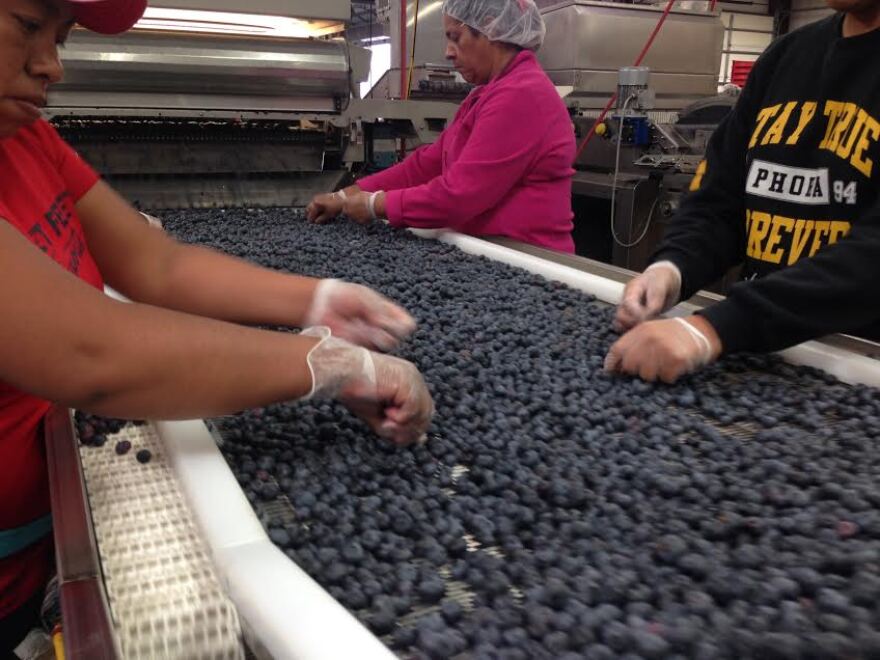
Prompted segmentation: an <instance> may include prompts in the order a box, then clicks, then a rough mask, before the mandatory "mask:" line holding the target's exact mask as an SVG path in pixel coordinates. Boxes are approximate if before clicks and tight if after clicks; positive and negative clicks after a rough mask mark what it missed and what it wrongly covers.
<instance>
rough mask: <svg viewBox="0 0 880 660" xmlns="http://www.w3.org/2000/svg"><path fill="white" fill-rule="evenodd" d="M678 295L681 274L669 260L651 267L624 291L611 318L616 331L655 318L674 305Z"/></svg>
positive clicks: (679, 292)
mask: <svg viewBox="0 0 880 660" xmlns="http://www.w3.org/2000/svg"><path fill="white" fill-rule="evenodd" d="M680 295H681V272H680V271H679V270H678V266H676V265H675V264H674V263H672V262H671V261H658V262H657V263H655V264H651V265H650V266H648V267H647V268H646V269H645V272H643V273H642V274H641V275H637V276H636V277H634V278H633V279H631V280H630V281H629V282H628V283H627V285H626V288H625V289H624V290H623V298H622V299H621V301H620V305H618V307H617V313H616V314H615V315H614V329H615V330H617V331H618V332H623V331H625V330H629V329H630V328H632V327H634V326H636V325H638V324H639V323H642V322H644V321H648V320H650V319H653V318H656V317H657V316H659V315H660V314H662V313H663V312H665V311H666V310H668V309H669V308H671V307H672V306H673V305H674V304H675V303H677V302H678V298H679V296H680Z"/></svg>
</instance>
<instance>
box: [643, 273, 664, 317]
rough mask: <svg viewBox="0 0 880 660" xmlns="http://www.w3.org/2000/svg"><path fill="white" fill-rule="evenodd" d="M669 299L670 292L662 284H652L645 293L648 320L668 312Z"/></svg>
mask: <svg viewBox="0 0 880 660" xmlns="http://www.w3.org/2000/svg"><path fill="white" fill-rule="evenodd" d="M668 298H669V291H667V289H666V287H665V286H664V285H663V283H662V282H656V281H655V282H651V283H650V284H649V285H648V288H647V290H646V291H645V302H646V304H645V315H646V317H647V318H653V317H655V316H657V315H659V314H661V313H663V312H664V311H666V300H667V299H668Z"/></svg>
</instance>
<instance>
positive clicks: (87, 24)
mask: <svg viewBox="0 0 880 660" xmlns="http://www.w3.org/2000/svg"><path fill="white" fill-rule="evenodd" d="M67 1H68V3H69V4H70V6H71V9H73V17H74V18H75V19H76V22H77V23H79V24H80V25H82V26H83V27H84V28H86V29H89V30H91V31H92V32H98V33H100V34H119V33H120V32H125V31H126V30H128V29H131V27H132V26H133V25H134V24H135V23H137V22H138V21H139V20H140V18H141V16H143V15H144V11H145V10H146V9H147V0H67Z"/></svg>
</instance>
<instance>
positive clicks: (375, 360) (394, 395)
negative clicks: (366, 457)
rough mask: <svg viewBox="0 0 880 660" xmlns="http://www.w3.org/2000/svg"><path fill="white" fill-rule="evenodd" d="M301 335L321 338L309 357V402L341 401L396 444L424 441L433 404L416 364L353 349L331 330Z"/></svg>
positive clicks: (310, 331)
mask: <svg viewBox="0 0 880 660" xmlns="http://www.w3.org/2000/svg"><path fill="white" fill-rule="evenodd" d="M302 334H303V335H305V336H308V337H320V338H321V341H320V342H319V343H318V344H317V345H316V346H315V347H314V348H313V349H312V350H311V351H309V355H308V358H307V361H308V364H309V369H311V372H312V391H311V392H310V393H309V395H308V397H306V398H308V399H311V398H317V399H335V400H337V401H339V402H341V403H342V404H343V405H344V406H346V407H347V408H348V409H349V410H351V411H352V412H353V413H354V414H355V415H357V416H358V417H360V418H361V419H362V420H364V421H365V422H366V423H367V424H368V425H369V426H370V428H371V429H373V431H374V432H375V433H376V435H378V436H380V437H382V438H386V439H388V440H391V441H392V442H394V443H395V444H398V445H406V444H410V443H412V442H424V441H425V432H426V431H427V430H428V425H429V424H430V423H431V418H432V417H433V416H434V401H433V399H432V398H431V394H430V393H429V392H428V388H427V387H426V385H425V381H424V380H423V379H422V376H421V374H420V373H419V370H418V369H416V367H415V366H414V365H413V364H412V363H411V362H407V361H406V360H401V359H400V358H396V357H393V356H390V355H382V354H380V353H372V352H370V351H368V350H367V349H365V348H361V347H359V346H354V345H352V344H349V343H348V342H346V341H343V340H342V339H337V338H336V337H332V336H331V334H330V329H329V328H326V327H317V328H308V329H307V330H304V331H303V333H302Z"/></svg>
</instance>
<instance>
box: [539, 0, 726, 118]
mask: <svg viewBox="0 0 880 660" xmlns="http://www.w3.org/2000/svg"><path fill="white" fill-rule="evenodd" d="M538 5H539V6H541V7H542V10H541V13H542V15H543V16H544V22H545V23H546V24H547V38H546V39H545V40H544V45H543V46H542V47H541V49H540V50H539V51H538V60H539V61H540V62H541V65H542V66H543V67H544V70H545V71H547V75H548V76H550V79H551V80H552V81H553V82H554V83H555V84H556V85H558V86H561V87H563V88H566V91H567V92H568V93H567V94H566V100H567V101H568V102H569V104H570V105H571V106H572V107H573V108H577V109H579V110H580V109H598V108H601V107H603V106H604V105H605V102H606V101H607V100H608V98H609V97H610V96H611V94H613V93H614V91H615V89H616V86H617V77H618V70H619V69H620V67H622V66H627V65H629V64H632V63H633V62H634V61H635V59H636V56H637V55H638V53H639V50H640V49H641V47H642V45H643V44H644V43H645V41H646V39H647V38H648V35H649V34H650V33H651V30H652V29H653V28H654V26H655V25H656V23H657V20H658V19H659V17H660V14H661V12H662V10H661V8H660V7H656V6H652V5H642V4H621V3H616V2H597V1H595V0H564V1H563V2H559V3H556V2H553V1H552V0H539V2H538ZM723 37H724V26H723V25H722V23H721V19H720V13H719V12H713V13H708V12H704V11H690V10H683V9H674V10H673V11H672V12H671V13H670V14H669V17H668V18H667V19H666V21H665V23H664V24H663V28H662V30H661V31H660V33H659V34H658V35H657V39H656V41H655V42H654V44H653V46H652V47H651V50H650V51H649V52H648V55H647V56H646V58H645V60H644V62H642V64H644V65H645V66H646V67H648V68H649V69H650V70H651V82H652V87H653V88H654V90H655V93H656V99H657V100H656V107H657V108H658V109H666V110H680V109H681V108H683V107H685V106H686V105H688V104H689V103H692V102H694V101H696V100H698V99H700V98H702V97H705V96H711V95H713V94H715V93H716V91H717V87H718V70H719V68H720V66H721V43H722V39H723ZM568 88H571V89H570V90H569V89H568Z"/></svg>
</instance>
